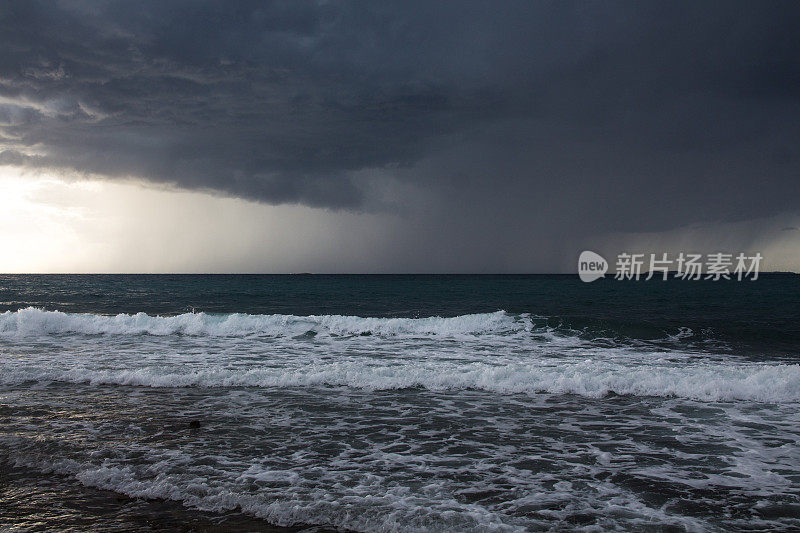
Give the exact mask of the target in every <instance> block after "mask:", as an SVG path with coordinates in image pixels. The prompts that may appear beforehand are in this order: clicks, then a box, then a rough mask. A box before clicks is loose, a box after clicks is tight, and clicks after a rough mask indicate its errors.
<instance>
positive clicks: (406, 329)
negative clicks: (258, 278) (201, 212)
mask: <svg viewBox="0 0 800 533" xmlns="http://www.w3.org/2000/svg"><path fill="white" fill-rule="evenodd" d="M530 327H531V323H530V320H529V319H527V316H526V315H522V316H517V317H515V316H513V315H510V314H508V313H505V312H504V311H496V312H494V313H482V314H472V315H462V316H455V317H449V318H442V317H428V318H374V317H358V316H344V315H319V316H313V315H312V316H296V315H250V314H243V313H233V314H224V315H214V314H206V313H184V314H181V315H176V316H152V315H148V314H145V313H137V314H135V315H127V314H119V315H116V316H106V315H93V314H79V313H63V312H61V311H45V310H43V309H38V308H33V307H28V308H26V309H21V310H19V311H6V312H5V313H2V314H0V335H18V336H32V335H53V334H60V333H78V334H88V335H103V334H106V335H190V336H210V337H236V336H249V335H254V336H274V337H282V336H297V335H303V334H305V333H308V332H313V333H323V334H330V335H340V336H344V335H364V334H374V335H382V336H396V335H438V336H452V335H482V334H495V335H500V334H509V333H518V332H522V331H526V330H530Z"/></svg>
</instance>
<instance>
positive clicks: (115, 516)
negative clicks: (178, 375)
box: [0, 461, 337, 533]
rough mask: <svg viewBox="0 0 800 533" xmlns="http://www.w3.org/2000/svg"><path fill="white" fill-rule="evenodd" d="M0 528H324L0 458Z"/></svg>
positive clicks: (272, 532) (208, 531)
mask: <svg viewBox="0 0 800 533" xmlns="http://www.w3.org/2000/svg"><path fill="white" fill-rule="evenodd" d="M0 502H2V506H0V530H3V531H55V530H58V531H61V532H67V531H86V530H87V527H88V528H90V529H91V528H92V526H91V525H92V524H94V525H96V524H97V523H98V522H100V523H102V524H103V529H104V530H105V531H131V532H133V531H185V532H188V531H192V532H198V533H222V532H234V533H237V532H245V531H259V532H265V533H294V532H299V531H306V532H312V531H313V532H315V533H323V532H329V531H337V530H336V529H332V528H330V527H324V526H312V525H297V526H288V527H287V526H276V525H274V524H270V523H269V522H267V521H265V520H262V519H260V518H256V517H252V516H248V515H246V514H244V513H241V512H237V511H231V512H227V513H213V512H207V511H200V510H197V509H191V508H188V507H185V506H184V505H183V504H182V503H181V502H177V501H170V500H161V499H153V500H144V499H140V498H132V497H130V496H127V495H125V494H122V493H118V492H114V491H111V490H105V489H97V488H93V487H87V486H85V485H82V484H81V483H80V482H79V481H77V480H76V479H74V478H73V477H72V476H65V475H59V474H42V473H39V472H35V471H31V470H28V469H24V468H20V467H15V466H12V465H10V464H8V463H6V462H4V461H0Z"/></svg>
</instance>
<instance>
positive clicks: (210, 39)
mask: <svg viewBox="0 0 800 533" xmlns="http://www.w3.org/2000/svg"><path fill="white" fill-rule="evenodd" d="M799 13H800V8H799V7H798V6H797V4H796V3H792V2H759V3H752V2H751V3H722V4H720V3H703V2H689V3H661V2H659V3H640V2H630V3H588V2H576V3H564V2H546V3H545V2H502V3H492V2H454V3H435V2H419V3H414V2H397V3H388V2H381V3H377V2H373V3H366V2H364V3H327V2H319V3H309V2H294V1H292V2H269V3H264V2H203V3H199V2H86V1H62V2H58V3H53V2H41V3H39V2H31V1H24V2H5V3H3V4H2V7H0V47H2V48H1V49H2V51H3V53H2V54H0V102H2V103H0V146H2V148H1V149H0V150H2V151H0V163H4V164H10V165H18V166H29V167H44V168H63V169H70V170H73V169H74V170H77V171H80V172H89V173H96V174H101V175H105V176H109V177H115V176H135V177H140V178H144V179H148V180H151V181H154V182H163V183H169V184H174V185H177V186H179V187H184V188H192V189H209V190H214V191H220V192H222V193H225V194H231V195H236V196H241V197H245V198H251V199H255V200H259V201H264V202H268V203H287V202H288V203H301V204H306V205H312V206H323V207H332V208H347V209H364V208H369V206H368V204H369V202H370V198H369V196H370V194H374V192H375V191H374V190H375V188H376V187H377V188H380V184H381V180H382V179H387V180H388V179H390V178H391V179H393V180H398V181H399V182H401V183H403V184H406V185H408V186H410V187H415V188H417V189H418V190H421V191H425V192H424V196H425V198H424V200H425V201H429V202H430V204H429V205H430V206H431V210H430V211H429V212H428V213H427V215H425V216H427V217H429V218H428V220H429V222H430V223H431V224H437V225H440V227H441V228H442V231H447V227H448V225H452V226H453V229H452V233H451V236H454V235H458V234H459V231H462V230H458V229H457V227H462V228H464V227H467V228H468V227H473V230H474V231H472V232H470V231H466V233H463V234H465V235H466V234H471V235H475V232H478V233H480V232H481V231H483V232H485V233H488V234H487V235H485V238H486V239H488V240H491V239H492V237H491V235H489V234H491V233H492V232H494V231H496V230H497V229H498V228H499V227H501V226H502V227H520V226H528V227H530V226H532V225H548V226H550V227H551V229H552V228H553V227H554V228H556V229H554V230H553V231H551V233H552V234H554V235H556V237H558V235H559V234H560V233H563V235H564V236H565V237H569V236H572V237H574V236H576V235H580V234H582V233H586V232H587V231H589V230H592V231H601V230H609V231H611V230H614V231H620V230H623V229H625V228H631V227H633V228H635V229H636V230H638V231H644V230H656V229H663V228H670V227H674V226H675V225H678V224H683V223H688V222H691V221H693V220H706V219H712V220H713V219H744V218H747V217H754V216H763V215H767V214H771V213H773V212H776V211H780V210H787V209H795V208H796V206H797V201H798V190H800V186H798V183H797V177H798V176H797V172H798V168H800V166H798V163H800V153H799V152H798V141H799V140H800V39H797V38H796V32H797V28H798V27H799V25H800V17H799V16H798V14H799ZM366 170H369V171H371V172H372V174H371V175H372V176H373V177H372V178H371V182H370V183H369V184H365V182H364V178H363V177H360V176H362V174H361V173H363V171H366ZM368 185H369V186H368ZM411 201H413V199H411ZM565 213H566V214H565ZM575 213H581V215H580V216H575ZM482 222H484V223H485V224H488V226H486V225H484V226H483V227H481V223H482ZM493 224H494V225H493ZM499 242H502V239H501V240H500V241H499ZM431 246H433V245H431Z"/></svg>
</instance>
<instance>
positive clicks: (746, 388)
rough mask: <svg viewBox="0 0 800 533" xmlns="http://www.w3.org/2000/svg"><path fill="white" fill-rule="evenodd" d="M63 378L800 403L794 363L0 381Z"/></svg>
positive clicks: (323, 369) (414, 367) (83, 379)
mask: <svg viewBox="0 0 800 533" xmlns="http://www.w3.org/2000/svg"><path fill="white" fill-rule="evenodd" d="M26 382H40V383H41V382H66V383H86V384H91V385H128V386H140V387H155V388H169V387H199V388H214V387H273V388H280V387H315V386H328V387H349V388H354V389H361V390H368V391H374V390H392V389H408V388H423V389H427V390H431V391H444V390H469V389H472V390H483V391H489V392H493V393H499V394H536V393H551V394H578V395H581V396H585V397H590V398H600V397H603V396H606V395H608V394H610V393H614V394H620V395H635V396H676V397H683V398H690V399H696V400H701V401H730V400H755V401H761V402H770V403H791V402H798V401H800V365H796V364H794V365H784V364H776V365H766V364H751V365H745V364H739V365H735V364H697V365H691V366H663V365H658V366H656V365H645V364H643V365H641V366H639V367H630V366H625V365H619V364H613V363H607V362H600V361H584V362H580V363H560V364H557V365H552V366H540V365H526V364H512V365H502V366H499V365H490V364H486V363H470V364H464V365H454V364H445V363H441V362H438V363H431V364H425V363H413V364H403V365H392V366H389V365H367V364H364V363H363V362H352V361H350V362H343V363H330V364H313V365H309V366H306V367H303V368H300V369H291V368H251V369H247V370H244V369H242V370H239V369H226V368H210V369H208V370H192V371H183V372H181V371H178V372H176V371H166V372H165V371H164V370H163V369H159V368H157V367H145V368H139V369H124V370H122V369H119V370H98V369H90V368H72V369H43V368H30V367H28V368H18V369H9V370H7V371H6V372H4V374H3V375H2V376H0V383H3V384H21V383H26Z"/></svg>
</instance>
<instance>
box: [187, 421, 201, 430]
mask: <svg viewBox="0 0 800 533" xmlns="http://www.w3.org/2000/svg"><path fill="white" fill-rule="evenodd" d="M199 428H200V421H199V420H192V421H191V422H189V429H199Z"/></svg>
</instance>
